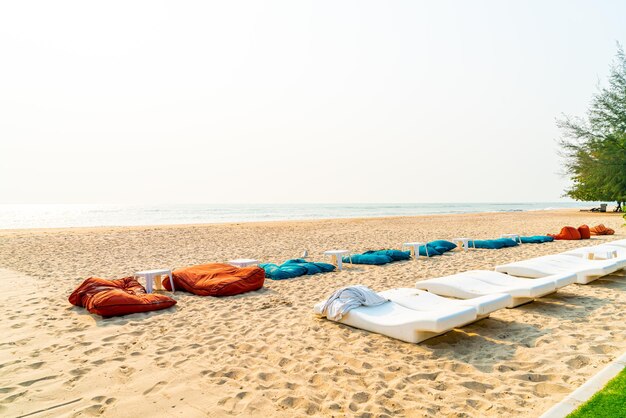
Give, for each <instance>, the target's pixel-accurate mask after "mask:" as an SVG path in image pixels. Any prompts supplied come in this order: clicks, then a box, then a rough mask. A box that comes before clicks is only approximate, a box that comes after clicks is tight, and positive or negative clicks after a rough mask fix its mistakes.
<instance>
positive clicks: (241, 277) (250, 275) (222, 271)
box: [163, 263, 265, 296]
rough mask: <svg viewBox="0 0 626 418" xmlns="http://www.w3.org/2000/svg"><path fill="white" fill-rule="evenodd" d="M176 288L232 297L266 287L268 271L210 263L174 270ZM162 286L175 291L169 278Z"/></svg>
mask: <svg viewBox="0 0 626 418" xmlns="http://www.w3.org/2000/svg"><path fill="white" fill-rule="evenodd" d="M172 279H173V280H174V287H175V288H176V289H177V290H185V291H187V292H189V293H193V294H194V295H199V296H233V295H238V294H240V293H245V292H251V291H253V290H258V289H260V288H262V287H263V283H264V282H265V271H264V270H263V269H262V268H260V267H257V266H253V267H244V268H238V267H234V266H231V265H230V264H221V263H211V264H199V265H196V266H190V267H184V268H180V269H176V270H174V271H172ZM163 287H165V289H167V290H172V287H171V285H170V281H169V279H168V278H165V279H163Z"/></svg>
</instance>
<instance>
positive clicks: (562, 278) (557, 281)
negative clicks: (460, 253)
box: [460, 270, 576, 290]
mask: <svg viewBox="0 0 626 418" xmlns="http://www.w3.org/2000/svg"><path fill="white" fill-rule="evenodd" d="M460 274H462V275H463V276H466V277H472V278H474V279H478V280H481V281H483V282H487V283H491V284H497V285H509V286H517V287H519V286H527V285H528V284H529V282H528V281H527V280H528V278H526V279H522V278H520V277H515V276H511V275H509V274H504V273H499V272H497V271H489V270H470V271H465V272H463V273H460ZM533 280H535V281H536V283H537V284H540V283H549V282H553V283H554V286H555V288H556V290H558V289H560V288H562V287H565V286H568V285H570V284H572V283H576V274H575V273H561V274H552V275H550V276H546V277H542V278H536V279H533ZM531 284H532V283H531Z"/></svg>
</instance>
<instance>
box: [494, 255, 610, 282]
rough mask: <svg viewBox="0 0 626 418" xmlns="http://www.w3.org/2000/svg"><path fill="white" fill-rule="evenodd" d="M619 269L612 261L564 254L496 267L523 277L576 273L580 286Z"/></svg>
mask: <svg viewBox="0 0 626 418" xmlns="http://www.w3.org/2000/svg"><path fill="white" fill-rule="evenodd" d="M619 269H620V267H619V265H618V264H617V263H616V262H614V261H611V260H586V259H583V258H581V257H572V256H570V255H563V254H555V255H547V256H544V257H537V258H531V259H529V260H523V261H516V262H514V263H509V264H504V265H501V266H497V267H496V271H499V272H502V273H507V274H511V275H513V276H521V277H545V276H550V275H553V274H562V273H576V276H577V278H576V283H580V284H587V283H589V282H592V281H594V280H595V279H597V278H598V277H601V276H606V275H607V274H611V273H613V272H615V271H617V270H619Z"/></svg>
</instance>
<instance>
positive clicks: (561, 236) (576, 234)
mask: <svg viewBox="0 0 626 418" xmlns="http://www.w3.org/2000/svg"><path fill="white" fill-rule="evenodd" d="M548 235H549V236H551V237H552V238H554V239H556V240H579V239H589V238H591V230H590V229H589V227H588V226H587V225H581V226H579V227H578V228H574V227H573V226H564V227H563V228H561V232H559V233H558V234H555V235H553V234H548Z"/></svg>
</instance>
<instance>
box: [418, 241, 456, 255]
mask: <svg viewBox="0 0 626 418" xmlns="http://www.w3.org/2000/svg"><path fill="white" fill-rule="evenodd" d="M430 248H434V249H435V250H436V251H437V252H438V253H439V254H443V253H446V252H448V251H452V250H454V249H455V248H456V244H454V243H452V242H450V241H446V240H443V239H438V240H436V241H431V242H429V243H428V249H429V250H430ZM429 253H430V251H429ZM439 254H437V255H439ZM420 255H421V252H420Z"/></svg>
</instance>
